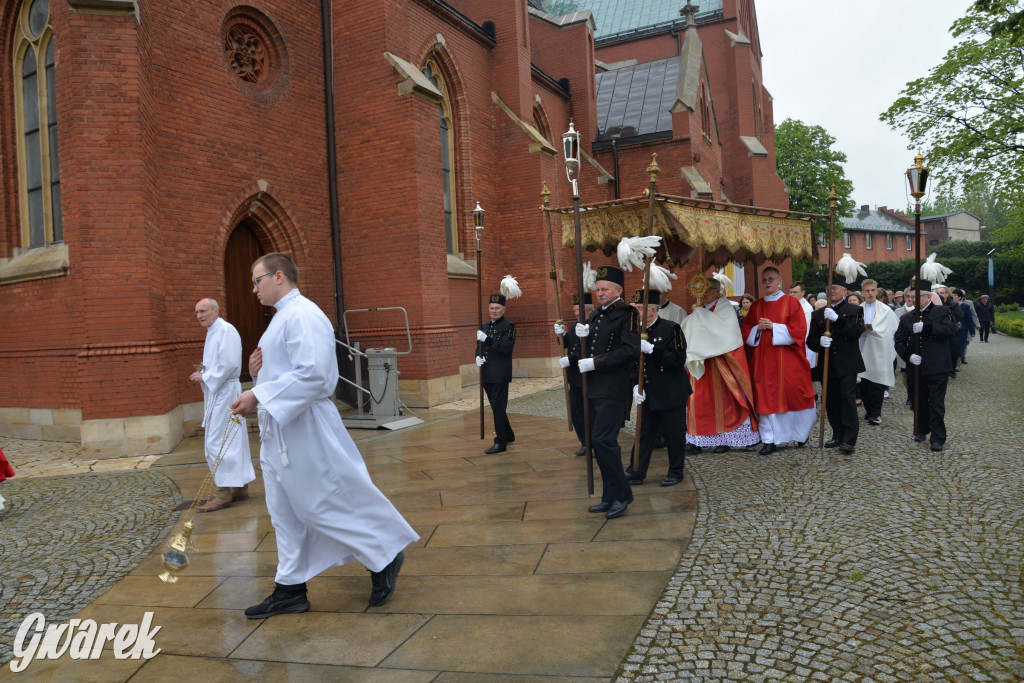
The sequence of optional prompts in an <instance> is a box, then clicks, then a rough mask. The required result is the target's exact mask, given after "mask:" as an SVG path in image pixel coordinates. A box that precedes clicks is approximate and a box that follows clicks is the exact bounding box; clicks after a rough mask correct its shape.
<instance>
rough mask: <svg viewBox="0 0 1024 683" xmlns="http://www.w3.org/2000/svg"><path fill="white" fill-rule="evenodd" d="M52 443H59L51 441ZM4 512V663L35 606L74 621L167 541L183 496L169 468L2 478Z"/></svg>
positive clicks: (0, 579) (56, 619) (0, 635)
mask: <svg viewBox="0 0 1024 683" xmlns="http://www.w3.org/2000/svg"><path fill="white" fill-rule="evenodd" d="M49 445H50V446H52V445H53V444H49ZM3 494H4V497H5V498H6V499H7V506H6V508H5V509H4V510H3V511H2V512H0V665H2V664H3V663H5V662H7V661H9V660H10V659H11V658H12V657H13V655H14V652H13V649H12V648H13V643H14V638H15V635H16V634H17V631H18V627H19V626H20V625H21V622H22V621H23V620H24V618H25V617H26V616H27V615H28V614H31V613H33V612H42V613H43V615H44V616H45V618H46V620H47V622H48V623H60V622H63V621H67V620H68V619H69V618H71V617H72V616H74V615H75V614H76V613H77V612H79V611H80V610H81V609H82V608H84V607H86V606H87V605H89V604H90V603H91V602H92V601H93V600H95V599H96V598H97V597H98V596H99V595H101V594H102V593H103V592H105V591H106V590H107V589H108V588H110V587H111V586H112V585H113V584H114V583H116V582H117V580H118V579H120V578H121V577H122V576H124V574H126V573H127V572H128V571H129V570H130V569H131V568H132V567H134V566H135V565H136V564H138V562H139V561H140V560H142V559H143V558H145V557H146V556H147V555H149V553H150V552H152V550H153V549H154V547H156V544H157V543H159V542H160V541H162V540H163V539H164V538H165V537H166V536H167V534H168V533H170V530H171V528H172V526H173V522H174V521H175V520H176V519H177V514H176V513H172V510H173V509H174V507H175V506H176V505H178V503H180V502H181V496H180V495H179V493H178V489H177V487H176V486H175V485H174V484H173V483H172V482H171V480H170V479H168V478H167V477H166V476H164V475H162V474H159V473H156V472H150V471H127V472H107V473H103V474H85V475H82V476H64V477H48V478H23V477H22V476H21V473H20V472H19V474H18V476H16V477H15V478H13V479H8V480H7V481H5V482H4V483H3Z"/></svg>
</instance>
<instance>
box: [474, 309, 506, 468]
mask: <svg viewBox="0 0 1024 683" xmlns="http://www.w3.org/2000/svg"><path fill="white" fill-rule="evenodd" d="M487 311H488V313H489V314H490V316H491V320H490V322H487V323H484V326H483V327H481V328H480V329H479V330H477V333H476V339H477V341H478V342H479V348H480V355H479V356H477V357H476V364H477V365H479V366H480V371H481V381H482V382H483V383H484V392H485V393H486V394H487V401H488V402H489V403H490V404H491V411H492V412H493V413H494V445H493V446H491V447H490V448H488V449H487V450H486V451H484V453H501V452H502V451H504V450H505V447H506V446H507V445H508V444H510V443H512V442H514V441H515V440H516V435H515V433H513V431H512V425H510V424H509V422H508V415H506V414H505V409H506V408H507V407H508V385H509V383H510V382H511V381H512V348H513V347H514V346H515V345H516V326H515V324H514V323H512V322H510V321H509V320H508V319H507V318H506V317H505V297H504V296H503V295H501V294H491V302H490V304H489V305H488V307H487Z"/></svg>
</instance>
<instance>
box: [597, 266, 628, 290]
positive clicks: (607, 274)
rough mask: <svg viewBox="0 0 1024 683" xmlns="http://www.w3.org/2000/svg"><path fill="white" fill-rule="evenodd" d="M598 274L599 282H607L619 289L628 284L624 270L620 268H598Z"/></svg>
mask: <svg viewBox="0 0 1024 683" xmlns="http://www.w3.org/2000/svg"><path fill="white" fill-rule="evenodd" d="M596 272H597V279H598V280H599V281H600V280H605V281H607V282H611V283H614V284H616V285H618V286H619V287H622V286H623V285H624V284H625V282H626V276H625V275H624V274H623V272H622V268H619V267H618V266H598V267H597V271H596Z"/></svg>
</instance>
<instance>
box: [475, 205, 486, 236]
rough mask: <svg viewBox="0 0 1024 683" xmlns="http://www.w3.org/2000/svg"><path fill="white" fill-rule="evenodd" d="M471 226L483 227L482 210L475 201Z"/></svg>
mask: <svg viewBox="0 0 1024 683" xmlns="http://www.w3.org/2000/svg"><path fill="white" fill-rule="evenodd" d="M473 227H474V228H476V229H477V230H483V229H484V210H483V208H482V207H481V206H480V202H477V203H476V208H475V209H473Z"/></svg>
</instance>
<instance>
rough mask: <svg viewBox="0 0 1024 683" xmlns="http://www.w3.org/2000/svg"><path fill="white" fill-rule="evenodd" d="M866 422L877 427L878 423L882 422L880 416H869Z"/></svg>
mask: <svg viewBox="0 0 1024 683" xmlns="http://www.w3.org/2000/svg"><path fill="white" fill-rule="evenodd" d="M868 424H869V425H875V426H876V427H877V426H878V425H880V424H882V418H880V417H869V418H868Z"/></svg>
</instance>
